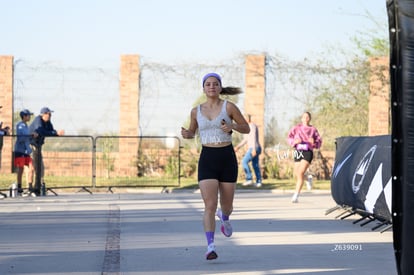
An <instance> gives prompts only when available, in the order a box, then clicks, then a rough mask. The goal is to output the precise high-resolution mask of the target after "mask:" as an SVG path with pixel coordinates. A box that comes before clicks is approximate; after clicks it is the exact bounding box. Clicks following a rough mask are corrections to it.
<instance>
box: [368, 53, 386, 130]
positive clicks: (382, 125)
mask: <svg viewBox="0 0 414 275" xmlns="http://www.w3.org/2000/svg"><path fill="white" fill-rule="evenodd" d="M369 62H370V70H371V77H370V85H369V103H368V135H370V136H376V135H389V134H390V112H391V110H390V87H389V79H390V78H389V65H388V64H389V58H388V57H380V58H371V59H370V60H369Z"/></svg>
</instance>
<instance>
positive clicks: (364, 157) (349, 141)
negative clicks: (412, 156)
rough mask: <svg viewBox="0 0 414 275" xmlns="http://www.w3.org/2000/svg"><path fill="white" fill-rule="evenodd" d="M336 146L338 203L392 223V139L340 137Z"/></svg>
mask: <svg viewBox="0 0 414 275" xmlns="http://www.w3.org/2000/svg"><path fill="white" fill-rule="evenodd" d="M336 146H337V147H336V156H335V165H334V167H333V173H332V180H331V192H332V197H333V199H334V200H335V202H336V203H337V204H338V205H341V206H350V207H352V208H354V209H356V210H361V211H363V212H366V213H369V214H372V215H373V216H374V217H377V218H378V219H381V220H384V221H390V222H391V220H392V217H391V194H392V190H391V187H392V183H391V136H390V135H385V136H373V137H340V138H337V139H336Z"/></svg>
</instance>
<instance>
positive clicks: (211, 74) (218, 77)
mask: <svg viewBox="0 0 414 275" xmlns="http://www.w3.org/2000/svg"><path fill="white" fill-rule="evenodd" d="M209 77H214V78H216V79H217V80H218V81H219V82H220V86H221V77H220V76H219V75H218V74H216V73H208V74H206V75H205V76H204V77H203V87H204V83H205V82H206V80H207V78H209Z"/></svg>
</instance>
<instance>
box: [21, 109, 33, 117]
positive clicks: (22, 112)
mask: <svg viewBox="0 0 414 275" xmlns="http://www.w3.org/2000/svg"><path fill="white" fill-rule="evenodd" d="M31 115H33V113H32V112H30V111H29V110H27V109H24V110H22V111H21V112H20V116H21V117H22V116H31Z"/></svg>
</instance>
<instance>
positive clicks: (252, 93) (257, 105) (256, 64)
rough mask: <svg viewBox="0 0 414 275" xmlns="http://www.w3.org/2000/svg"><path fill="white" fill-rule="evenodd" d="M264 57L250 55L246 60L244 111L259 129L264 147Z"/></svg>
mask: <svg viewBox="0 0 414 275" xmlns="http://www.w3.org/2000/svg"><path fill="white" fill-rule="evenodd" d="M265 60H266V57H265V56H264V55H248V56H246V58H245V81H246V83H245V89H246V90H245V93H246V96H245V99H244V111H245V113H247V114H249V115H251V116H252V117H251V118H252V122H254V123H256V125H257V126H258V128H259V138H260V144H261V145H262V146H264V133H265V132H264V127H265V125H264V111H265V108H264V98H265V89H266V83H265ZM262 156H263V154H262Z"/></svg>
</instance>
